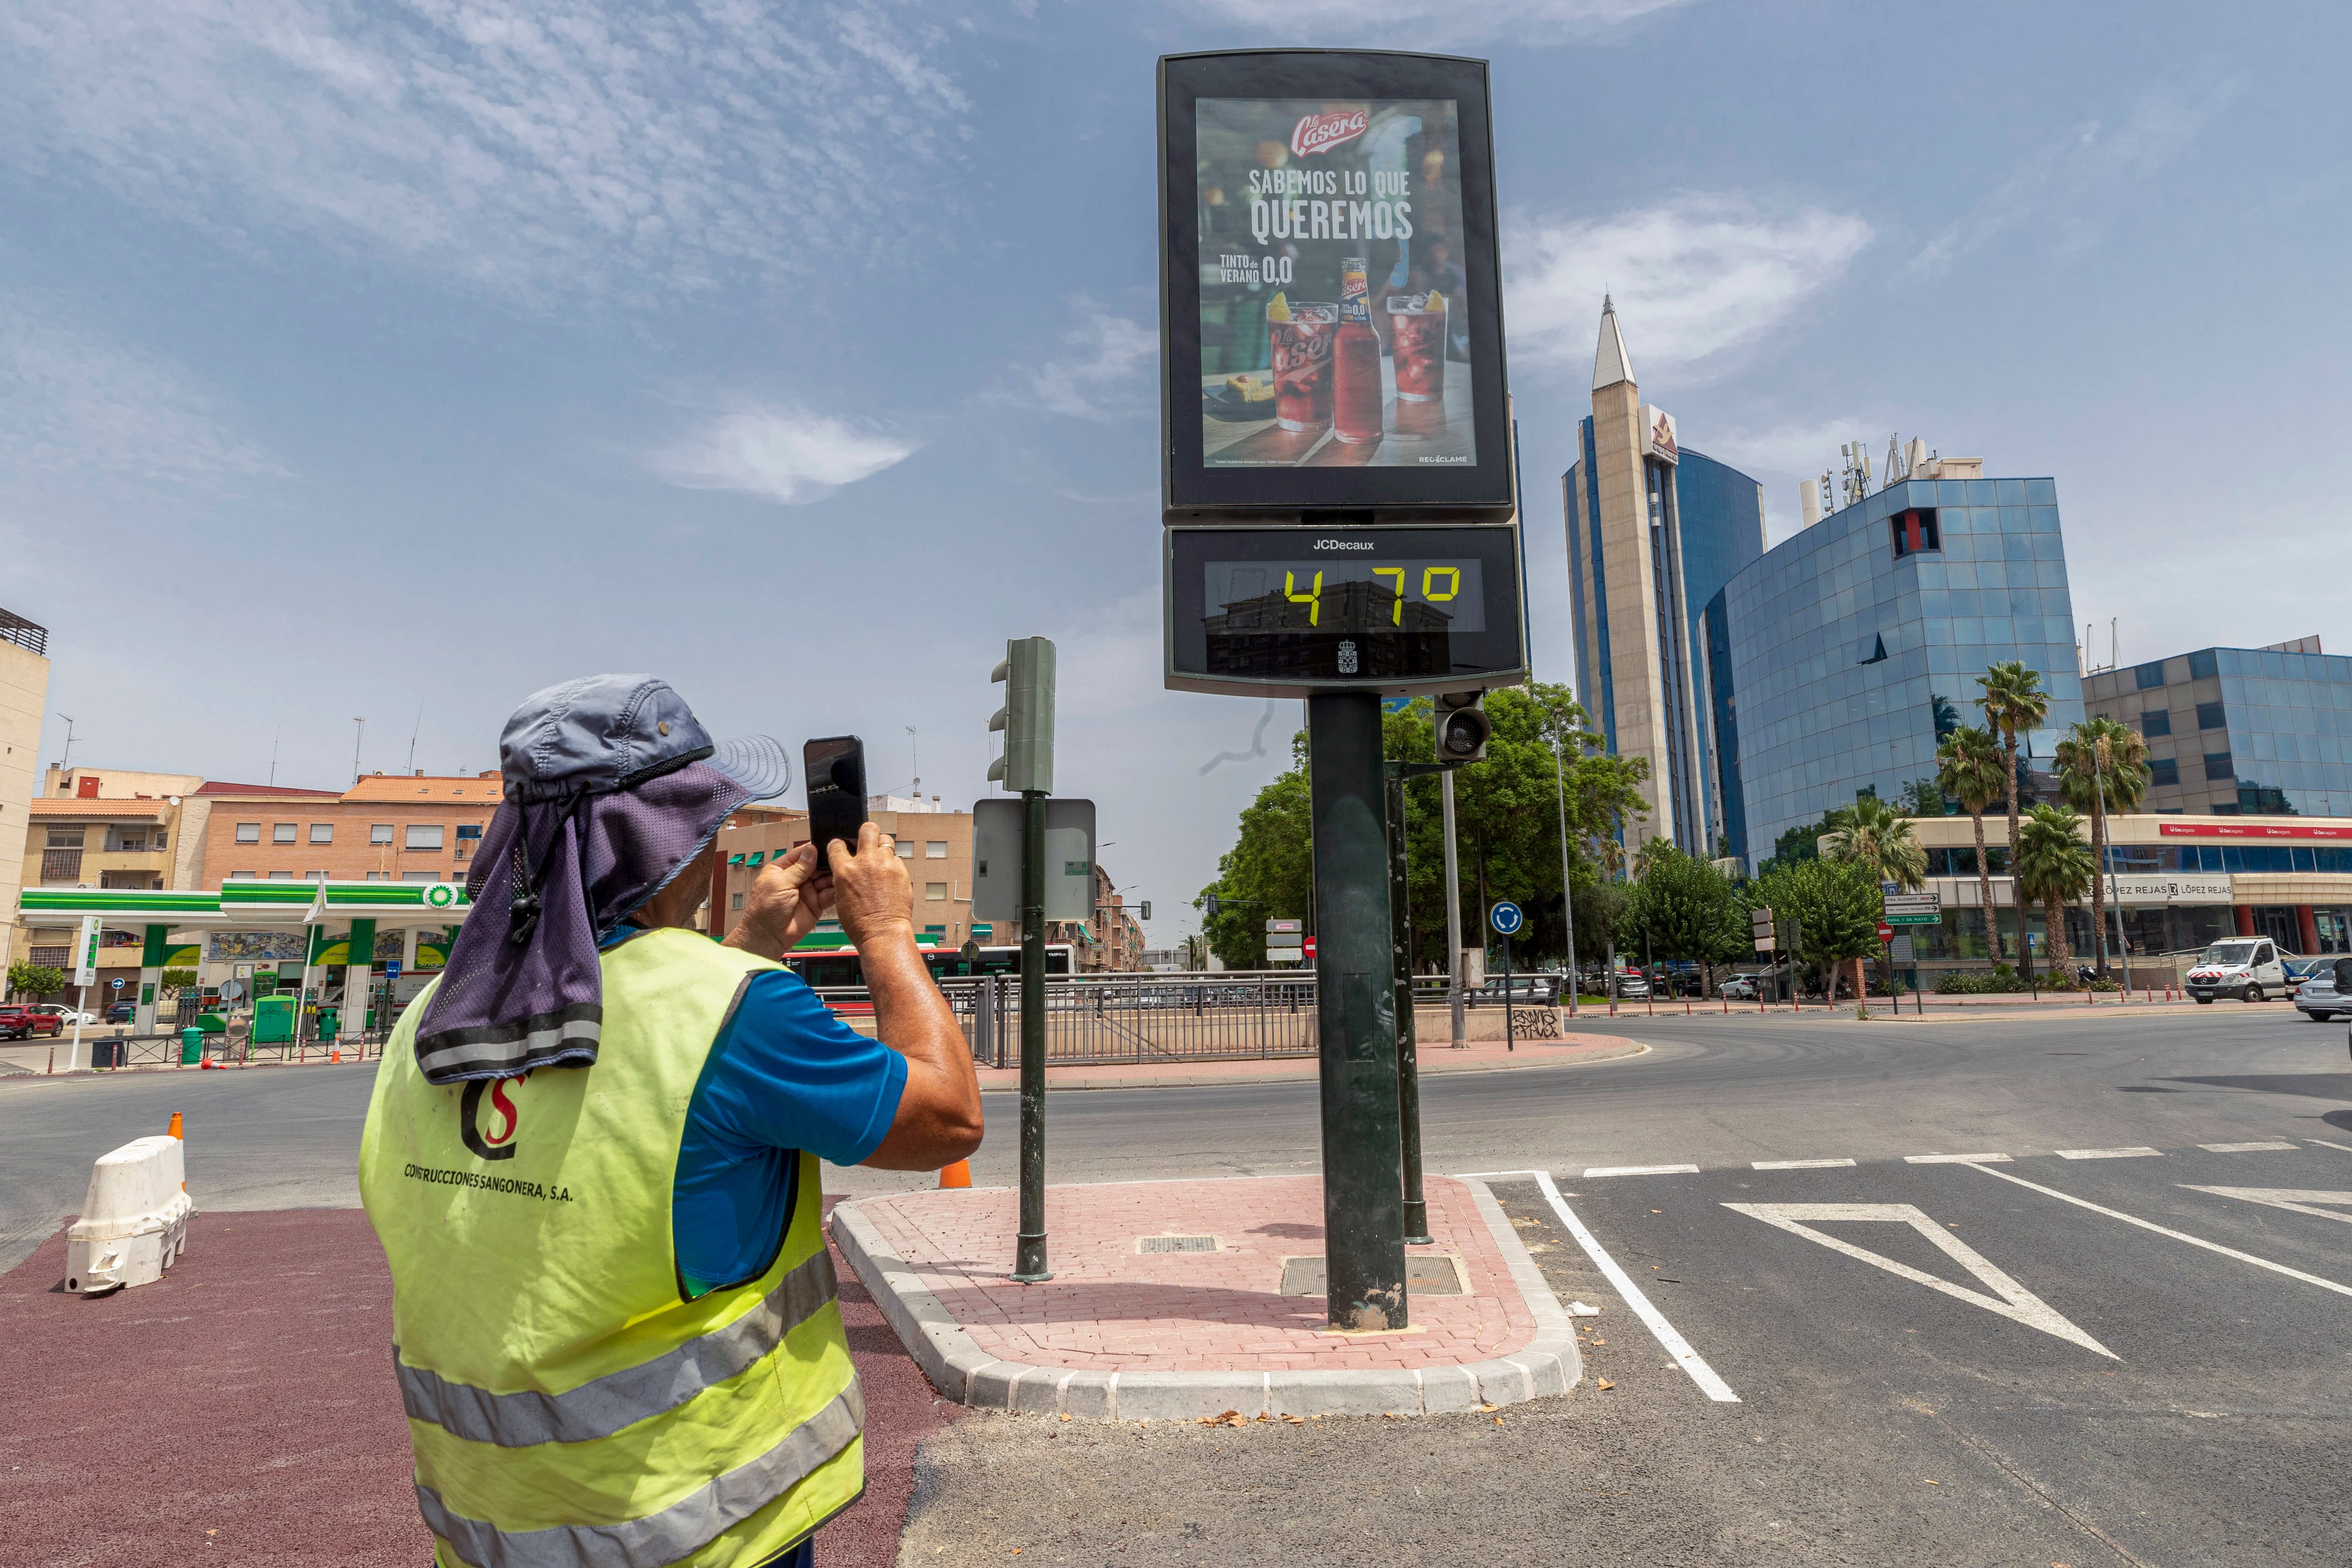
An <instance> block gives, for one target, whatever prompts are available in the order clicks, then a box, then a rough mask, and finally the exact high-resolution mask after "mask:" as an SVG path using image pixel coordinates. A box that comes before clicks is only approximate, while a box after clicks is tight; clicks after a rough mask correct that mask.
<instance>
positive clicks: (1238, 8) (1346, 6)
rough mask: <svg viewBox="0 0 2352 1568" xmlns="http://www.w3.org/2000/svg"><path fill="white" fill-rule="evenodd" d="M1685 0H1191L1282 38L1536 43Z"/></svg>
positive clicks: (1415, 44)
mask: <svg viewBox="0 0 2352 1568" xmlns="http://www.w3.org/2000/svg"><path fill="white" fill-rule="evenodd" d="M1688 3H1689V0H1482V3H1481V4H1478V5H1432V4H1429V3H1428V0H1286V4H1283V5H1266V4H1265V3H1264V0H1194V4H1195V5H1197V6H1198V8H1200V9H1202V10H1204V11H1207V12H1209V13H1211V14H1212V15H1213V16H1217V17H1219V18H1220V19H1222V20H1224V21H1228V22H1234V23H1238V24H1240V25H1241V26H1245V27H1255V28H1258V29H1261V30H1264V31H1267V32H1274V33H1279V34H1281V35H1282V36H1283V37H1284V38H1286V39H1291V38H1299V37H1313V38H1317V39H1319V40H1322V41H1323V42H1326V43H1330V44H1350V45H1355V44H1372V45H1376V46H1378V47H1382V48H1399V49H1409V48H1420V47H1424V46H1427V45H1430V44H1436V43H1464V42H1467V41H1470V40H1473V39H1481V38H1507V39H1509V40H1510V41H1511V42H1513V43H1515V44H1522V45H1524V44H1537V45H1540V44H1543V43H1547V42H1550V41H1553V40H1556V39H1565V38H1571V37H1583V36H1586V35H1589V34H1591V33H1594V32H1598V31H1600V30H1601V29H1602V28H1605V27H1609V26H1614V25H1615V24H1617V23H1620V22H1626V21H1630V20H1632V19H1633V18H1634V17H1636V16H1646V15H1647V14H1649V13H1650V12H1652V11H1664V10H1670V9H1672V8H1673V7H1675V6H1676V5H1685V4H1688Z"/></svg>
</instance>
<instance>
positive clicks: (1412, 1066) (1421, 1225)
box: [1388, 779, 1430, 1246]
mask: <svg viewBox="0 0 2352 1568" xmlns="http://www.w3.org/2000/svg"><path fill="white" fill-rule="evenodd" d="M1388 819H1389V918H1390V922H1391V927H1390V928H1391V931H1392V932H1393V933H1394V941H1395V946H1396V957H1395V961H1394V962H1395V974H1396V1039H1397V1121H1398V1123H1399V1126H1400V1133H1401V1141H1402V1145H1403V1153H1404V1239H1405V1244H1406V1245H1407V1246H1412V1245H1415V1244H1421V1245H1426V1244H1427V1243H1428V1241H1429V1239H1430V1237H1429V1203H1428V1201H1427V1199H1426V1198H1424V1197H1423V1196H1422V1190H1421V1062H1420V1060H1419V1057H1418V1055H1417V1054H1416V1042H1417V1038H1418V1024H1417V1021H1416V1020H1415V1019H1414V1017H1413V1011H1412V890H1411V888H1410V886H1409V884H1408V883H1407V880H1406V865H1405V842H1404V780H1403V779H1390V780H1389V781H1388Z"/></svg>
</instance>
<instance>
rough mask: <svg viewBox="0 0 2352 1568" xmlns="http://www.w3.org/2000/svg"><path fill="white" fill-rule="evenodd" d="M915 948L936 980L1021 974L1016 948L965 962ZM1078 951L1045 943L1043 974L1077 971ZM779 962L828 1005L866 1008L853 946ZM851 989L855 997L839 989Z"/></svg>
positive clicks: (951, 952)
mask: <svg viewBox="0 0 2352 1568" xmlns="http://www.w3.org/2000/svg"><path fill="white" fill-rule="evenodd" d="M916 946H917V948H918V950H919V951H920V952H921V954H922V955H923V967H925V968H927V969H929V970H930V972H931V978H932V979H933V980H935V981H937V980H956V979H965V978H969V977H972V976H975V975H1017V974H1019V973H1020V972H1021V949H1020V948H1019V947H1017V946H1011V947H982V948H981V949H980V953H979V956H978V957H977V958H976V959H973V960H971V961H966V959H965V958H964V956H963V951H962V949H961V948H958V947H945V946H931V945H929V944H927V943H925V942H923V941H922V940H921V939H920V938H918V939H917V942H916ZM1076 956H1077V949H1076V947H1074V946H1071V945H1070V944H1069V943H1067V942H1050V943H1047V944H1046V946H1045V973H1047V974H1048V975H1067V974H1071V973H1074V972H1075V971H1076V967H1077V966H1076ZM784 963H785V966H786V967H789V968H790V969H791V970H792V972H793V974H795V975H798V976H799V977H801V978H802V979H803V981H805V982H806V983H807V985H808V987H809V988H810V989H811V990H814V991H822V992H826V993H829V994H828V995H827V996H826V997H825V1000H826V1002H827V1003H828V1004H831V1005H833V1006H835V1007H836V1008H838V1009H840V1010H842V1011H845V1012H867V1011H870V1010H872V1008H873V1003H872V1002H871V1001H870V1000H868V999H867V998H866V996H864V995H863V994H862V993H863V992H864V991H865V988H866V970H865V968H864V967H863V966H861V965H860V964H859V962H858V959H857V949H856V948H855V947H847V946H825V947H820V948H807V947H796V948H794V949H793V951H792V952H790V953H787V954H785V955H784ZM847 992H856V993H860V994H858V995H856V996H850V995H845V994H843V993H847Z"/></svg>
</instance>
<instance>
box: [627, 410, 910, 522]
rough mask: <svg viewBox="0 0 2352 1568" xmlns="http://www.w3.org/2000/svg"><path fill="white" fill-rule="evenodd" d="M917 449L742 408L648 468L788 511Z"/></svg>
mask: <svg viewBox="0 0 2352 1568" xmlns="http://www.w3.org/2000/svg"><path fill="white" fill-rule="evenodd" d="M915 446H916V444H915V443H913V442H908V441H901V440H899V439H898V438H897V437H894V436H888V435H883V434H877V433H875V432H873V431H866V430H860V429H858V428H856V426H854V425H851V424H848V423H845V422H844V421H841V420H838V419H829V418H826V417H824V415H821V414H813V413H803V412H802V411H800V410H797V409H789V408H745V409H739V410H736V411H734V412H732V413H724V414H721V415H719V417H718V418H717V419H715V420H713V421H712V422H711V423H709V424H708V425H706V426H704V427H703V428H702V429H701V430H698V431H697V432H695V433H694V434H690V435H688V436H687V437H685V438H684V439H682V440H680V441H679V442H677V444H674V445H672V446H670V447H668V448H667V449H666V450H664V451H662V452H658V453H656V454H655V455H653V457H652V459H651V464H652V466H653V469H654V471H655V472H656V473H657V474H659V475H661V476H663V477H664V478H666V479H667V480H669V481H670V482H671V483H672V484H676V485H683V486H687V487H688V489H694V490H739V491H741V492H743V493H744V494H746V495H752V496H764V497H767V498H768V499H769V500H772V501H779V502H782V504H783V505H785V506H788V507H789V506H794V505H798V504H800V503H803V502H807V501H821V500H823V499H824V497H827V496H829V495H831V494H832V493H833V492H834V491H835V490H837V489H839V488H841V486H844V485H854V484H856V482H857V481H858V480H860V479H864V478H868V477H870V476H873V475H876V474H879V473H880V472H882V470H884V469H885V468H887V467H890V466H891V465H894V464H897V463H900V462H903V461H904V460H905V459H906V458H907V457H908V455H910V454H911V453H913V452H914V450H915Z"/></svg>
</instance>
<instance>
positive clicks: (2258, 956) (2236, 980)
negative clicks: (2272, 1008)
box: [2189, 936, 2286, 1006]
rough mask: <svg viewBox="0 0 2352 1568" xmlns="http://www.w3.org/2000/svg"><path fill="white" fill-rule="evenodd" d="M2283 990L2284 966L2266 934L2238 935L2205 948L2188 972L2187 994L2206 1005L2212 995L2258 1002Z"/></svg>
mask: <svg viewBox="0 0 2352 1568" xmlns="http://www.w3.org/2000/svg"><path fill="white" fill-rule="evenodd" d="M2285 993H2286V966H2285V965H2284V963H2282V962H2280V959H2279V951H2278V946H2277V945H2276V944H2275V943H2273V942H2272V941H2271V939H2270V938H2269V937H2267V936H2239V937H2234V938H2232V939H2231V940H2230V941H2227V942H2216V943H2214V944H2213V945H2212V946H2210V947H2208V948H2206V949H2205V956H2203V957H2202V958H2200V959H2198V960H2197V965H2196V967H2194V968H2192V969H2190V970H2189V995H2190V996H2191V997H2194V998H2196V999H2197V1000H2198V1001H2199V1002H2200V1003H2201V1004H2205V1005H2208V1006H2210V1004H2211V1002H2212V1000H2213V998H2215V997H2220V996H2231V997H2235V998H2238V999H2239V1000H2240V1001H2242V1002H2258V1001H2261V1000H2262V999H2263V998H2265V997H2275V996H2284V995H2285Z"/></svg>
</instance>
